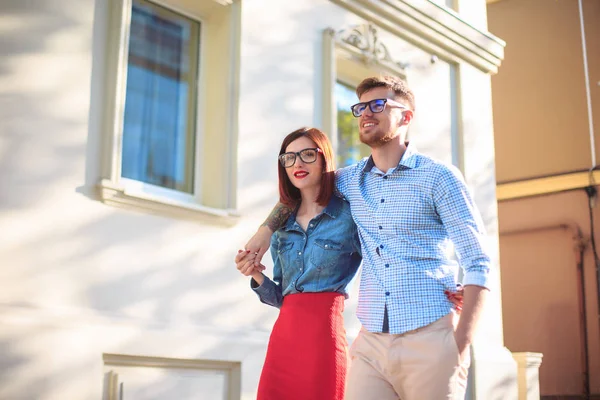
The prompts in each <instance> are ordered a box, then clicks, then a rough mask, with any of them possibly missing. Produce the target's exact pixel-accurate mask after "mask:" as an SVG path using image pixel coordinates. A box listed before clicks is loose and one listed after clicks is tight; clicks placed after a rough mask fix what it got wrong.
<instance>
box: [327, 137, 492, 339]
mask: <svg viewBox="0 0 600 400" xmlns="http://www.w3.org/2000/svg"><path fill="white" fill-rule="evenodd" d="M336 187H337V190H338V192H339V193H338V194H339V195H341V196H342V197H344V198H345V199H346V200H348V201H349V202H350V207H351V210H352V216H353V218H354V221H355V222H356V225H357V226H358V232H359V236H360V241H361V246H362V253H363V270H362V276H361V282H360V292H359V300H358V309H357V315H358V318H359V320H360V321H361V323H362V324H363V326H364V327H365V328H366V329H367V330H368V331H370V332H381V331H382V326H383V315H384V308H385V306H387V310H388V319H389V333H391V334H400V333H404V332H408V331H411V330H413V329H417V328H420V327H423V326H425V325H428V324H430V323H432V322H433V321H435V320H437V319H439V318H441V317H443V316H444V315H446V314H448V313H449V312H450V311H451V309H452V304H451V303H450V302H449V301H448V299H447V298H446V296H445V294H444V290H445V289H450V290H455V288H456V283H457V282H456V280H457V274H458V266H459V264H460V266H461V267H462V268H463V269H464V279H463V282H462V284H463V285H479V286H483V287H487V288H489V280H490V277H489V276H490V268H491V261H490V258H489V256H488V254H487V252H486V251H485V249H484V236H485V232H484V228H483V222H482V220H481V216H480V214H479V212H478V210H477V209H476V206H475V204H474V202H473V199H472V198H471V195H470V193H469V190H468V188H467V186H466V184H465V182H464V179H463V177H462V175H461V173H460V171H458V169H456V168H455V167H453V166H449V165H445V164H443V163H440V162H437V161H434V160H433V159H431V158H429V157H427V156H425V155H422V154H420V153H418V152H417V150H416V148H415V147H414V145H412V144H411V145H409V146H408V149H407V150H406V152H405V153H404V155H403V157H402V159H401V160H400V163H399V164H398V166H397V167H396V168H392V169H390V170H389V171H387V172H382V171H380V170H379V169H377V167H375V164H374V163H373V160H372V158H370V157H369V158H365V159H363V160H361V161H359V162H358V163H357V164H354V165H351V166H349V167H346V168H343V169H340V170H338V171H337V172H336ZM455 253H456V257H455V256H454V254H455Z"/></svg>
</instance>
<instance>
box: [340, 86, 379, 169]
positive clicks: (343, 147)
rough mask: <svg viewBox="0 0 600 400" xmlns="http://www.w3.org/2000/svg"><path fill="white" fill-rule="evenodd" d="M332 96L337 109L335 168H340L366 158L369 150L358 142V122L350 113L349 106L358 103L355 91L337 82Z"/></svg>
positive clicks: (369, 152)
mask: <svg viewBox="0 0 600 400" xmlns="http://www.w3.org/2000/svg"><path fill="white" fill-rule="evenodd" d="M334 96H335V103H336V107H337V135H338V149H337V166H338V167H340V168H341V167H346V166H348V165H351V164H354V163H355V162H357V161H359V160H360V159H361V158H363V157H367V156H368V155H369V154H371V150H370V149H369V147H368V146H366V145H364V144H362V143H361V142H360V136H359V133H358V121H357V119H356V118H354V116H353V115H352V112H351V111H350V106H352V105H353V104H356V103H358V99H357V98H356V89H355V88H353V87H350V86H348V85H346V84H344V83H341V82H339V81H338V82H336V83H335V93H334Z"/></svg>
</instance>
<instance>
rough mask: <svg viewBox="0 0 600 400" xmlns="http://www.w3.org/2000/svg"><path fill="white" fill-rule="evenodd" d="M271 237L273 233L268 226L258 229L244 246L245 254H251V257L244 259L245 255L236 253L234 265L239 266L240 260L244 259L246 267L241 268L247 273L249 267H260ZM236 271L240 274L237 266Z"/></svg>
mask: <svg viewBox="0 0 600 400" xmlns="http://www.w3.org/2000/svg"><path fill="white" fill-rule="evenodd" d="M271 235H273V231H272V230H271V229H270V228H269V227H268V226H265V225H263V226H261V227H260V228H258V231H257V232H256V233H255V234H254V236H252V238H250V240H249V241H248V243H246V246H245V250H246V253H248V254H252V255H253V257H246V255H245V254H242V253H239V252H238V254H237V256H236V257H235V263H236V264H239V263H240V261H241V260H242V259H245V260H246V261H245V263H246V264H248V265H244V266H242V268H243V270H244V271H248V270H249V269H250V268H251V265H253V266H255V267H258V266H259V265H261V264H260V262H261V261H262V258H263V256H264V255H265V253H266V252H267V250H269V245H270V243H271ZM238 269H239V270H240V272H242V269H240V267H239V266H238ZM242 273H243V272H242Z"/></svg>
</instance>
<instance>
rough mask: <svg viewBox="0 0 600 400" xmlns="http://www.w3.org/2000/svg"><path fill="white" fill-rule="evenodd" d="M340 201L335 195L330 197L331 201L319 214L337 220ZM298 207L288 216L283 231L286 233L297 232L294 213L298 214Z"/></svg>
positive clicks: (340, 208)
mask: <svg viewBox="0 0 600 400" xmlns="http://www.w3.org/2000/svg"><path fill="white" fill-rule="evenodd" d="M342 201H343V200H342V199H340V198H339V197H337V196H336V195H335V194H332V195H331V199H330V200H329V203H328V204H327V207H325V209H324V210H323V211H322V212H321V214H319V215H322V214H327V215H328V216H329V217H330V218H334V219H335V218H337V217H338V216H339V215H340V212H341V211H342V206H343V203H342ZM298 207H299V205H298V206H297V207H296V209H295V210H294V212H293V213H292V214H290V216H289V218H288V220H287V222H286V224H285V230H286V231H290V230H294V231H295V230H297V229H296V228H295V227H294V226H295V225H296V213H297V212H298Z"/></svg>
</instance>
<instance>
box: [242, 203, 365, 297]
mask: <svg viewBox="0 0 600 400" xmlns="http://www.w3.org/2000/svg"><path fill="white" fill-rule="evenodd" d="M271 255H272V257H273V263H274V264H273V280H271V279H269V278H267V277H265V280H264V282H263V284H262V285H260V286H258V287H257V283H256V281H254V279H252V280H251V287H252V289H254V291H255V292H256V293H257V294H258V297H259V298H260V301H262V302H263V303H265V304H269V305H271V306H274V307H277V308H280V307H281V304H282V302H283V297H284V296H287V295H288V294H293V293H316V292H338V293H342V294H344V295H345V296H346V298H347V297H348V295H347V293H346V286H347V285H348V283H349V282H350V281H351V280H352V278H353V277H354V275H355V274H356V271H357V270H358V266H359V265H360V262H361V260H362V256H361V251H360V242H359V239H358V232H357V230H356V225H355V224H354V221H353V220H352V216H351V215H350V205H349V204H348V203H347V202H346V201H344V200H342V199H340V198H338V197H337V196H331V200H330V201H329V204H328V205H327V207H325V209H324V210H323V212H321V214H319V215H317V216H316V217H314V218H313V219H312V220H311V221H310V222H309V223H308V227H307V231H306V232H304V230H303V229H302V228H301V227H300V225H299V224H298V223H297V222H296V213H294V214H292V215H290V217H289V218H288V220H287V223H286V225H285V226H284V227H283V228H281V229H279V230H278V231H277V232H275V233H274V234H273V236H272V237H271Z"/></svg>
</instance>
